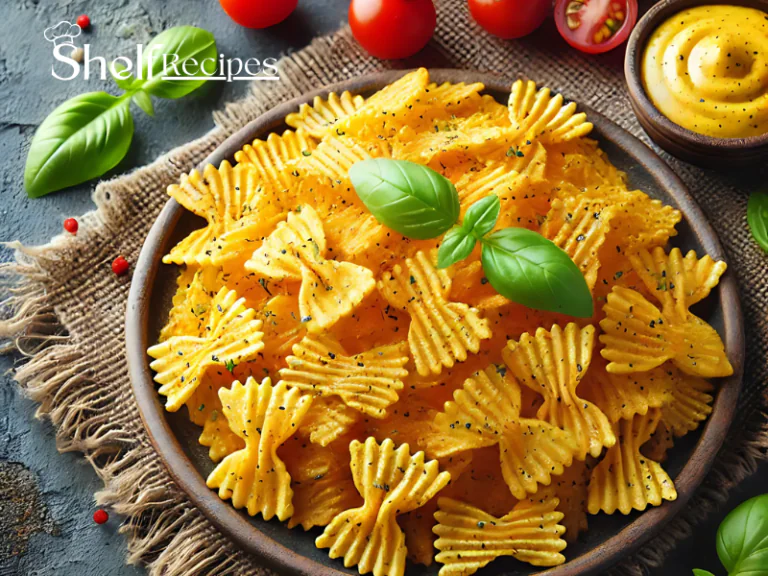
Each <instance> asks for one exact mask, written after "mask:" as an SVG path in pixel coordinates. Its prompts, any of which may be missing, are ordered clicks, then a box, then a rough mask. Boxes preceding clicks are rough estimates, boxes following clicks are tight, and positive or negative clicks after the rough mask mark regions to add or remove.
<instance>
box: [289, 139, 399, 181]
mask: <svg viewBox="0 0 768 576" xmlns="http://www.w3.org/2000/svg"><path fill="white" fill-rule="evenodd" d="M389 156H390V153H389V147H388V146H386V145H385V143H383V142H382V143H380V144H379V145H377V146H374V147H371V146H365V145H363V144H362V143H360V142H358V141H356V140H353V139H352V138H345V137H343V136H329V137H327V138H325V139H324V140H323V141H322V142H320V144H318V145H317V148H315V149H314V150H313V151H312V153H311V154H310V155H309V156H306V157H305V158H302V159H301V161H300V162H299V165H298V169H299V172H300V173H302V174H304V173H306V174H318V175H321V176H324V177H326V178H330V179H331V180H345V179H346V178H347V177H348V175H349V169H350V168H352V165H353V164H356V163H357V162H361V161H363V160H368V159H369V158H381V157H384V158H387V157H389Z"/></svg>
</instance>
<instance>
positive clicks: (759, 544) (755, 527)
mask: <svg viewBox="0 0 768 576" xmlns="http://www.w3.org/2000/svg"><path fill="white" fill-rule="evenodd" d="M717 555H718V556H719V557H720V562H722V563H723V566H724V567H725V569H726V570H728V574H729V576H745V575H747V574H749V575H752V576H754V575H756V574H767V573H768V494H763V495H762V496H756V497H755V498H751V499H749V500H747V501H746V502H744V503H742V504H740V505H739V506H737V507H736V508H735V509H733V510H731V512H730V513H729V514H728V516H726V517H725V520H723V522H722V523H721V524H720V528H718V530H717Z"/></svg>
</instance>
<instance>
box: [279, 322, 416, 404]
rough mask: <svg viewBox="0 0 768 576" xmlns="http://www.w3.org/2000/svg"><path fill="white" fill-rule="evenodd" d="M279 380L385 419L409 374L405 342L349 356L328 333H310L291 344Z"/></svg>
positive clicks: (292, 386)
mask: <svg viewBox="0 0 768 576" xmlns="http://www.w3.org/2000/svg"><path fill="white" fill-rule="evenodd" d="M286 362H287V363H288V368H283V369H282V370H280V378H281V379H282V380H281V382H282V383H285V384H286V385H288V386H289V387H291V388H299V389H301V390H303V391H306V392H310V393H312V394H313V395H315V396H338V397H339V398H341V399H342V400H343V401H344V403H345V404H346V405H347V406H349V407H351V408H354V409H355V410H359V411H360V412H362V413H363V414H366V415H368V416H372V417H373V418H384V417H385V416H386V415H387V408H388V407H389V406H390V405H391V404H394V403H395V402H397V399H398V395H397V392H398V391H399V390H402V389H403V378H405V377H406V376H407V375H408V371H407V370H406V369H405V365H406V364H407V362H408V355H407V346H406V343H405V342H400V343H398V344H392V345H390V346H382V347H380V348H374V349H373V350H368V351H367V352H363V353H361V354H355V355H348V354H347V353H346V351H345V350H344V349H343V348H342V347H341V346H340V345H339V343H338V342H337V341H336V340H334V339H333V338H332V337H330V336H321V335H314V334H310V335H308V336H307V337H306V338H304V339H303V340H302V341H301V342H299V343H298V344H295V345H294V346H293V356H288V358H286Z"/></svg>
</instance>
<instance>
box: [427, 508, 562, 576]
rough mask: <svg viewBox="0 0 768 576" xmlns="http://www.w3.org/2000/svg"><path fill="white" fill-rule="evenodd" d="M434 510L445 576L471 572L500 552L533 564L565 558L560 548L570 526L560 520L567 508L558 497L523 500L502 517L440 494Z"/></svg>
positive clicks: (465, 575)
mask: <svg viewBox="0 0 768 576" xmlns="http://www.w3.org/2000/svg"><path fill="white" fill-rule="evenodd" d="M437 503H438V504H437V505H438V511H437V512H436V513H435V518H436V519H437V526H435V527H434V529H433V530H434V532H435V534H437V535H438V539H437V541H436V542H435V548H437V549H438V550H440V553H439V554H438V555H437V556H436V557H435V560H437V561H438V562H440V563H441V564H443V567H442V568H440V572H439V574H440V576H469V575H470V574H474V573H475V572H477V571H478V570H479V569H480V568H482V567H483V566H486V565H487V564H488V563H490V562H492V561H493V560H495V559H496V558H499V557H501V556H512V557H513V558H515V559H517V560H520V561H521V562H527V563H529V564H532V565H534V566H557V565H559V564H562V563H563V562H565V557H564V556H563V555H562V554H560V552H561V551H562V550H563V549H564V548H565V546H566V543H565V540H563V539H562V538H561V536H562V534H563V532H565V528H564V527H563V526H561V525H560V524H558V522H560V520H562V518H563V514H562V512H557V511H556V510H555V509H556V507H557V505H558V500H557V498H548V499H545V500H543V501H540V500H539V499H538V498H532V499H526V500H521V501H520V502H519V503H518V504H517V505H515V507H514V508H513V509H512V511H511V512H510V513H509V514H507V515H506V516H502V517H501V518H497V517H495V516H491V515H490V514H488V513H486V512H483V511H482V510H481V509H479V508H475V507H474V506H471V505H469V504H464V503H463V502H459V501H458V500H452V499H450V498H439V499H438V501H437Z"/></svg>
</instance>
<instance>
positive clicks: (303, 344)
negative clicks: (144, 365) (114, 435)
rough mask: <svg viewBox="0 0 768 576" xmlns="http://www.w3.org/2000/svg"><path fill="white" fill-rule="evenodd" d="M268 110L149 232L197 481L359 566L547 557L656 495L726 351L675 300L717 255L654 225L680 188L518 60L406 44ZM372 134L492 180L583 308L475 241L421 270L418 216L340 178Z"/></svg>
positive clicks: (711, 280) (667, 224)
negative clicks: (529, 281) (612, 148)
mask: <svg viewBox="0 0 768 576" xmlns="http://www.w3.org/2000/svg"><path fill="white" fill-rule="evenodd" d="M285 121H286V123H287V125H288V126H289V127H290V129H289V130H287V131H285V132H283V133H282V134H270V135H269V137H268V138H267V139H266V140H263V141H262V140H256V141H254V142H253V143H252V144H249V145H247V146H245V147H244V148H243V150H241V151H240V152H238V153H237V155H236V156H235V158H236V164H235V165H234V166H232V165H230V164H229V163H228V162H223V163H222V164H221V165H220V166H218V167H217V166H207V167H206V168H205V170H204V171H203V172H202V173H198V172H192V173H191V174H189V175H186V176H183V177H182V178H181V181H180V182H179V183H178V184H177V185H173V186H171V187H170V188H169V194H170V195H171V196H172V197H173V198H175V199H176V200H178V201H179V202H180V203H181V204H182V205H183V206H184V207H185V208H186V209H188V210H190V211H191V212H194V213H195V214H197V215H199V216H201V217H203V218H204V219H205V220H206V222H207V225H206V226H205V227H203V228H201V229H200V230H197V231H195V232H193V233H192V234H190V235H189V237H187V238H186V239H184V240H183V241H181V242H180V243H179V244H178V245H177V246H175V247H174V248H173V249H172V250H171V251H170V253H169V255H168V256H166V258H165V262H166V263H169V264H175V265H178V266H179V267H180V272H179V276H178V290H177V293H176V296H175V298H174V300H173V307H172V309H171V310H170V313H169V317H168V321H167V324H166V326H165V328H164V329H163V331H162V333H161V336H160V342H159V343H158V344H157V345H155V346H153V347H152V348H150V349H149V354H150V356H152V357H153V358H154V361H153V362H152V368H153V369H154V370H155V372H156V376H155V379H156V380H157V382H158V383H159V384H160V385H161V386H160V388H159V392H160V394H162V395H163V396H164V397H165V401H166V407H167V409H168V410H170V411H177V410H180V409H181V410H185V409H186V410H187V411H188V413H189V417H190V419H191V420H192V422H194V424H196V425H198V426H200V427H201V435H200V443H201V444H203V445H204V446H207V447H209V450H210V457H211V459H212V460H213V461H214V462H216V463H217V466H216V468H215V469H214V471H213V472H212V473H211V475H210V477H209V478H208V486H209V487H211V488H212V489H215V490H217V491H218V494H219V496H220V497H221V498H223V499H227V500H230V501H231V503H232V505H233V506H235V507H236V508H243V509H245V510H246V511H247V512H248V513H249V514H251V515H258V514H260V515H262V516H263V518H265V519H270V518H272V517H277V518H278V519H279V520H281V521H286V522H288V525H289V526H290V527H292V528H293V527H301V528H302V529H304V530H310V529H312V528H315V529H316V530H317V531H318V533H319V535H318V537H317V540H316V544H317V546H318V547H320V548H324V549H328V552H329V554H330V556H331V557H332V558H339V559H341V560H340V561H343V563H344V565H345V566H348V567H350V566H357V568H358V569H359V571H360V573H361V574H365V573H369V572H372V573H374V574H375V575H376V576H382V575H388V576H399V575H402V574H404V572H405V569H406V559H410V560H411V561H413V562H416V563H422V564H426V565H429V564H432V563H433V562H438V563H440V565H441V568H440V575H441V576H453V575H462V576H465V575H468V574H472V573H474V572H475V571H477V570H479V569H481V568H482V567H483V566H485V565H487V564H488V563H489V562H492V561H494V560H495V559H497V558H499V557H502V556H509V557H512V558H514V559H516V560H517V561H522V562H528V563H530V564H533V565H535V566H554V565H558V564H561V563H563V562H565V560H566V556H565V555H564V551H565V549H566V546H567V544H568V543H569V542H573V541H574V540H575V539H576V538H577V537H578V536H579V533H580V532H583V531H585V530H587V529H588V524H589V517H590V515H594V514H600V513H605V514H614V513H621V514H629V513H630V512H632V511H633V510H644V509H646V508H647V507H648V506H658V505H660V504H662V502H663V501H664V500H674V499H675V498H676V492H675V487H674V483H673V481H672V479H671V478H670V477H669V475H668V474H667V473H666V472H665V470H664V460H665V458H666V454H667V451H668V450H669V449H671V448H672V446H673V445H674V443H675V441H676V440H677V438H679V437H681V436H683V435H685V434H687V433H689V432H691V431H692V430H695V429H696V428H697V427H698V426H699V425H700V424H701V422H702V421H703V420H705V419H706V417H707V415H708V414H709V413H710V412H711V411H712V408H711V404H712V398H713V397H712V394H713V390H714V384H712V383H711V382H710V381H709V380H708V379H711V378H718V377H723V376H727V375H729V374H731V372H732V367H731V365H730V363H729V361H728V359H727V357H726V355H725V351H724V346H723V343H722V341H721V340H720V337H719V336H718V334H717V332H716V331H715V330H714V329H713V328H712V327H710V326H709V325H708V324H707V323H706V322H704V321H703V320H702V319H700V318H698V317H697V316H695V315H694V314H693V313H692V312H691V311H690V308H691V306H692V305H693V304H695V303H697V302H699V301H701V300H703V299H704V298H706V297H707V296H708V295H709V293H710V291H711V290H712V289H713V288H714V287H715V286H716V285H717V283H718V281H719V278H720V276H721V275H722V274H723V272H724V271H725V267H726V266H725V264H724V263H723V262H715V261H713V260H712V259H711V258H710V257H709V256H706V255H703V256H699V255H697V254H695V253H693V252H689V253H687V254H683V253H682V252H681V251H680V250H679V249H677V248H673V249H669V248H668V247H667V245H668V241H669V239H670V238H671V237H673V236H675V235H676V230H675V226H676V225H677V224H678V222H679V221H680V213H679V212H678V211H677V210H675V209H673V208H671V207H669V206H664V205H663V204H662V203H661V202H659V201H658V200H654V199H651V198H649V197H648V196H647V195H646V194H645V193H643V192H641V191H639V190H631V189H629V188H628V183H627V180H626V177H625V175H624V174H623V173H622V172H620V171H619V170H617V169H616V168H615V167H614V166H613V165H612V164H611V163H610V161H609V160H608V158H607V157H606V155H605V154H604V153H603V152H602V151H601V150H600V148H599V147H598V145H597V143H596V142H595V141H594V140H591V139H589V137H588V135H589V132H590V130H591V129H592V125H591V124H590V123H589V121H588V118H587V117H586V115H585V114H583V113H580V112H578V110H577V107H576V105H575V104H573V103H568V104H567V103H566V102H565V101H564V100H563V98H562V97H561V96H559V95H554V94H552V93H551V92H550V91H549V90H548V89H546V88H545V89H537V87H536V86H535V84H534V83H533V82H523V81H518V82H516V83H515V84H514V85H513V86H512V89H511V94H510V99H509V104H508V105H506V106H505V105H503V104H500V103H498V102H497V101H495V100H494V99H493V98H491V97H490V96H487V95H484V94H483V85H482V84H447V83H446V84H442V85H437V84H435V83H432V82H430V79H429V76H428V73H427V71H426V70H423V69H422V70H418V71H415V72H412V73H409V74H406V75H405V76H403V77H402V78H401V79H400V80H398V81H397V82H395V83H393V84H392V85H390V86H387V87H385V88H383V89H382V90H380V91H379V92H377V93H375V94H373V95H371V96H370V97H368V98H363V97H362V96H358V95H352V94H349V93H346V92H345V93H343V94H330V95H329V96H328V97H326V98H315V100H314V102H312V104H305V105H303V106H302V107H301V108H300V109H299V110H298V111H297V112H295V113H293V114H290V115H288V117H286V119H285ZM376 157H386V158H396V159H404V160H410V161H412V162H418V163H421V164H424V165H427V166H429V167H430V168H432V169H434V170H436V171H437V172H439V173H440V174H442V175H444V176H445V177H446V178H448V179H450V180H451V181H452V182H453V183H454V184H455V186H456V188H457V191H458V194H459V198H460V201H461V213H462V214H463V213H464V212H465V211H466V209H467V207H468V206H469V205H471V204H472V203H473V202H476V201H477V200H480V199H482V198H484V197H485V196H487V195H489V194H496V195H497V196H498V197H499V199H500V201H501V215H500V217H499V221H498V223H497V226H498V227H507V226H518V227H525V228H528V229H531V230H534V231H536V232H539V233H541V234H542V235H544V236H545V237H547V238H549V239H551V240H552V241H553V242H554V243H555V244H557V245H558V246H559V247H560V248H562V249H563V250H564V251H565V252H566V253H567V254H568V255H569V256H570V257H571V258H572V259H573V261H574V262H575V263H576V264H577V265H578V266H579V268H580V269H581V271H582V273H583V274H584V277H585V279H586V281H587V285H588V286H589V288H590V290H591V291H592V294H593V298H594V302H595V313H594V316H593V317H592V318H587V319H575V318H571V317H567V316H563V315H559V314H556V313H550V312H542V311H539V310H532V309H528V308H525V307H524V306H521V305H520V304H517V303H514V302H510V301H509V300H507V299H505V298H504V297H502V296H500V295H499V294H497V293H496V292H495V291H494V290H493V288H492V287H491V286H490V285H489V283H488V282H487V280H486V279H485V277H484V275H483V270H482V266H481V264H480V254H479V247H478V248H476V249H475V251H474V252H473V253H472V254H471V255H470V257H469V258H467V259H466V260H464V261H461V262H459V263H457V264H454V265H453V266H451V267H449V268H447V269H442V270H438V269H437V268H436V266H435V258H436V256H435V251H436V248H437V247H438V246H439V244H440V241H441V239H440V238H437V239H434V240H412V239H409V238H405V237H403V236H401V235H399V234H397V233H396V232H394V231H393V230H390V229H388V228H387V227H385V226H383V225H382V224H380V223H379V222H378V221H377V220H376V219H375V218H374V217H373V215H372V214H371V213H370V212H368V210H367V209H366V208H365V206H364V205H363V203H362V202H361V201H360V200H359V198H358V197H357V195H356V194H355V191H354V189H353V187H352V185H351V183H350V180H349V176H348V171H349V168H350V167H351V166H352V165H353V164H355V163H356V162H358V161H361V160H364V159H368V158H376ZM184 407H186V408H184Z"/></svg>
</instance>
